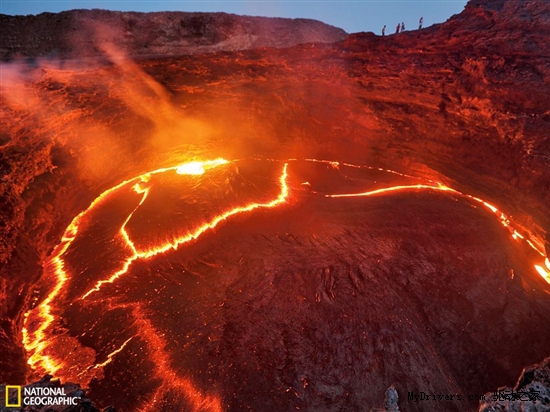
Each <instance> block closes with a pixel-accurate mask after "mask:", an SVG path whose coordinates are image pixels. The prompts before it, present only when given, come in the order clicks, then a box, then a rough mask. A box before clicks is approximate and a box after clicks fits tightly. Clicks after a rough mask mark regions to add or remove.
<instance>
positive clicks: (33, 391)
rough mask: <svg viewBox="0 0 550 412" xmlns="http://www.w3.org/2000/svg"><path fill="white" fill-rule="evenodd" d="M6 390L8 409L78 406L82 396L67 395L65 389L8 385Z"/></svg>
mask: <svg viewBox="0 0 550 412" xmlns="http://www.w3.org/2000/svg"><path fill="white" fill-rule="evenodd" d="M4 390H5V406H6V408H21V407H24V406H38V407H42V406H76V405H78V404H79V401H80V399H81V397H80V396H73V395H67V394H66V393H65V388H50V387H33V386H23V387H22V386H20V385H6V386H5V389H4Z"/></svg>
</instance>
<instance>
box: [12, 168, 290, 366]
mask: <svg viewBox="0 0 550 412" xmlns="http://www.w3.org/2000/svg"><path fill="white" fill-rule="evenodd" d="M228 163H229V162H228V161H227V160H225V159H215V160H211V161H205V162H190V163H185V164H183V165H179V166H176V167H171V168H163V169H157V170H154V171H152V172H148V173H145V174H143V175H140V176H138V177H136V178H133V179H129V180H126V181H124V182H122V183H121V184H119V185H117V186H115V187H113V188H111V189H109V190H107V191H105V192H103V193H102V194H101V195H100V196H98V197H97V198H96V199H95V200H94V201H93V202H92V204H91V205H90V207H88V208H87V209H86V210H84V211H83V212H81V213H80V214H79V215H78V216H77V217H76V218H75V219H73V221H72V222H71V224H70V225H69V227H68V228H67V229H66V231H65V233H64V235H63V238H62V241H61V243H60V244H59V245H58V246H57V247H56V248H55V250H54V254H53V257H52V258H51V260H50V261H49V264H48V269H50V271H51V272H53V273H54V274H55V276H56V278H57V283H56V284H55V287H54V289H53V290H52V291H51V292H50V293H49V295H48V296H47V297H46V299H45V300H44V301H43V302H42V303H41V304H40V305H39V306H38V307H37V308H35V309H32V310H30V311H28V312H27V313H26V314H25V322H24V328H23V345H24V347H25V349H26V351H27V353H29V354H31V355H30V356H29V359H28V361H27V363H28V364H29V365H30V366H31V368H32V369H34V370H37V371H40V372H42V373H46V372H47V373H52V374H55V373H56V372H58V371H59V370H60V369H61V368H62V367H63V366H64V363H63V361H62V360H61V359H52V358H51V357H50V356H48V355H46V354H45V353H44V352H45V349H46V348H47V346H48V338H47V336H46V333H45V331H46V330H47V329H48V328H49V327H50V326H51V325H52V323H53V322H54V320H55V316H54V315H52V302H53V301H54V300H55V299H57V298H58V297H59V295H60V293H61V291H62V289H63V287H64V286H65V284H66V282H67V280H68V279H69V275H68V274H67V272H66V270H65V262H64V260H63V255H64V254H65V252H66V251H67V249H68V248H69V246H70V245H71V243H72V242H73V240H74V239H75V237H76V236H77V234H78V230H79V227H80V224H81V222H82V219H83V218H84V216H85V215H86V214H88V213H89V212H90V211H92V210H93V209H95V208H96V207H97V206H98V205H99V204H101V203H102V202H103V201H105V200H106V199H107V198H109V196H111V195H113V194H114V193H116V191H117V190H118V189H120V188H122V187H125V186H126V185H132V186H131V187H132V189H133V190H134V191H135V192H136V193H138V194H141V195H142V198H141V200H140V202H139V203H138V205H137V206H136V207H135V208H134V210H133V211H132V212H131V213H130V214H129V215H128V217H127V218H126V220H125V221H124V223H123V224H122V226H121V228H120V230H119V234H120V236H121V237H122V239H123V240H124V242H125V244H126V246H127V247H128V248H129V249H130V250H131V251H132V255H131V256H130V257H128V258H127V259H126V260H125V261H124V262H122V265H121V269H119V270H118V271H116V272H114V273H112V274H111V275H110V276H108V277H107V278H106V279H104V280H100V281H98V282H97V283H96V284H95V285H94V287H92V288H91V289H90V290H88V291H87V292H86V293H85V294H84V295H83V296H82V299H85V298H87V297H88V296H89V295H91V294H92V293H94V292H97V291H99V290H100V288H101V286H102V285H104V284H106V283H113V282H114V281H116V280H117V279H118V278H119V277H120V276H122V275H123V274H124V273H126V272H127V271H128V269H129V268H130V266H131V265H132V263H133V262H134V261H136V260H138V259H149V258H151V257H153V256H156V255H158V254H162V253H164V252H167V251H169V250H171V249H173V250H175V249H177V248H178V247H179V245H181V244H183V243H187V242H189V241H192V240H194V239H197V238H198V237H199V236H200V235H201V234H203V233H204V232H206V231H207V230H209V229H213V228H214V227H216V226H217V225H218V224H219V223H220V222H222V221H224V220H226V219H227V218H229V217H231V216H233V215H236V214H240V213H245V212H250V211H252V210H254V209H258V208H273V207H276V206H278V205H280V204H282V203H284V202H285V201H286V199H287V198H288V195H289V189H288V186H287V183H286V180H287V167H288V164H285V165H284V167H283V170H282V173H281V176H280V178H279V183H280V193H279V195H278V196H277V197H276V198H275V199H273V200H271V201H269V202H266V203H250V204H247V205H244V206H240V207H235V208H233V209H230V210H228V211H226V212H224V213H221V214H220V215H218V216H215V217H214V218H213V219H211V220H210V221H208V222H205V223H203V224H202V225H199V226H198V227H196V228H195V229H194V230H192V231H190V232H189V233H187V234H186V235H185V236H181V237H178V238H175V239H173V240H172V241H171V242H166V243H162V244H158V245H155V246H153V247H151V248H149V249H147V250H138V249H137V248H136V246H135V244H134V242H133V241H132V240H131V239H130V236H129V235H128V232H127V231H126V225H127V223H128V222H129V221H130V219H131V218H132V216H133V214H134V213H135V211H136V210H137V209H138V208H139V207H140V206H141V205H142V204H143V203H144V202H145V200H146V198H147V195H148V192H149V188H147V187H143V186H142V185H143V184H145V183H147V182H148V181H149V180H150V177H151V175H153V174H158V173H164V172H167V171H171V170H173V171H175V172H176V173H178V174H187V175H200V174H202V173H204V172H205V171H206V170H208V169H211V168H214V167H217V166H221V165H225V164H228ZM31 314H32V315H33V318H34V319H33V323H35V322H37V323H39V326H38V327H37V328H36V329H35V330H33V331H32V332H31V331H29V327H28V325H29V317H30V315H31Z"/></svg>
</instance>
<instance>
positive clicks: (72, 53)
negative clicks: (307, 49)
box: [0, 9, 346, 60]
mask: <svg viewBox="0 0 550 412" xmlns="http://www.w3.org/2000/svg"><path fill="white" fill-rule="evenodd" d="M0 24H1V25H2V27H3V30H2V32H0V59H1V60H6V59H10V58H14V57H21V56H25V57H38V56H47V57H50V58H51V57H56V58H67V57H78V58H80V59H81V58H84V57H92V56H103V55H104V52H103V50H102V46H103V45H104V44H105V43H106V42H109V41H116V44H117V47H118V48H119V49H120V50H123V51H124V53H126V54H127V55H131V56H136V57H137V56H144V55H145V56H152V55H160V56H181V55H185V54H199V53H207V52H215V51H222V50H225V51H230V50H246V49H256V48H261V47H290V46H293V45H296V44H299V43H333V42H335V41H338V40H342V39H344V38H345V37H346V32H345V31H344V30H342V29H339V28H336V27H332V26H329V25H328V24H324V23H321V22H319V21H316V20H310V19H283V18H267V17H251V16H237V15H234V14H227V13H186V12H158V13H137V12H115V11H107V10H96V9H94V10H71V11H65V12H61V13H57V14H54V13H42V14H39V15H37V16H32V15H30V16H8V15H2V14H0Z"/></svg>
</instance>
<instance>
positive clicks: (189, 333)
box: [65, 192, 550, 411]
mask: <svg viewBox="0 0 550 412" xmlns="http://www.w3.org/2000/svg"><path fill="white" fill-rule="evenodd" d="M512 242H513V241H512V240H508V238H507V231H506V229H505V228H503V227H502V226H501V225H500V224H499V223H498V222H497V221H496V220H495V219H494V218H493V217H492V216H491V215H490V214H489V213H487V211H485V210H484V209H480V208H472V207H471V206H470V205H469V204H467V203H464V202H462V201H455V200H454V199H453V198H452V197H450V196H448V195H439V194H433V193H414V192H413V193H405V194H399V195H395V196H388V197H375V198H368V199H367V198H363V199H325V198H321V199H319V198H318V197H315V198H311V199H310V200H308V201H305V202H303V203H301V204H297V205H296V206H294V207H285V208H283V209H281V210H273V211H259V212H257V213H255V214H253V215H250V216H248V217H237V218H236V219H234V220H232V221H229V222H227V224H225V225H223V226H222V227H220V228H219V229H217V230H216V231H215V232H214V233H210V234H206V235H205V236H204V237H203V238H201V239H200V240H199V241H198V242H196V243H194V244H193V245H190V246H189V247H184V248H181V250H178V251H177V252H173V253H170V254H167V255H166V256H162V257H159V258H157V259H155V260H154V261H152V262H151V263H150V264H149V265H147V266H143V265H139V266H136V267H135V269H133V270H131V273H129V274H127V275H125V276H124V278H121V279H119V281H118V286H117V287H116V288H110V289H106V290H105V292H104V293H105V294H104V295H103V292H101V293H102V296H104V297H105V298H108V297H110V296H113V297H114V298H115V301H116V302H117V304H123V303H125V302H131V301H132V296H136V291H139V292H137V295H138V296H142V297H141V298H140V302H141V303H140V304H139V307H140V311H141V312H142V313H147V314H148V316H150V318H149V319H150V321H151V323H152V324H153V325H154V328H155V329H156V331H157V332H158V334H159V335H161V336H163V337H165V339H166V341H167V342H168V345H167V346H166V348H165V349H166V351H167V352H169V353H170V356H171V360H172V364H171V365H172V367H174V368H175V369H176V370H177V371H178V372H179V373H180V374H181V376H186V377H191V379H192V381H193V382H195V384H196V385H198V387H199V388H202V390H203V391H205V392H207V393H216V394H218V395H219V396H220V397H221V398H222V401H223V402H222V405H227V407H228V409H227V410H230V411H242V410H253V411H268V410H293V409H295V407H299V408H300V410H309V411H338V410H343V409H345V410H357V411H361V410H369V409H370V408H371V407H375V406H379V405H382V404H383V402H384V393H385V391H386V389H387V388H388V387H389V386H390V385H392V384H394V385H395V387H396V389H397V391H398V393H399V394H400V407H401V408H402V409H403V410H407V411H426V410H433V411H441V410H446V411H464V410H472V409H475V407H476V405H477V402H476V401H473V402H468V401H467V400H466V397H467V396H468V395H482V394H484V393H486V392H488V391H489V390H491V389H492V388H496V387H498V386H501V385H503V384H505V383H506V382H510V381H512V382H513V381H514V380H515V379H516V377H517V376H518V375H519V373H520V372H521V370H522V368H523V366H524V365H525V364H530V363H534V362H536V361H538V360H539V359H540V354H541V353H545V351H546V350H547V348H548V347H549V345H550V332H549V331H548V330H547V329H546V328H544V327H542V325H545V324H547V323H548V322H549V321H550V299H549V297H548V295H547V294H546V293H544V292H541V291H540V289H541V288H542V287H544V282H543V281H542V280H540V279H538V278H537V277H535V275H534V274H532V272H531V270H530V268H529V267H528V266H526V265H525V264H524V263H523V262H525V256H524V253H525V252H526V251H521V250H518V249H517V248H516V247H515V245H514V244H513V243H512ZM511 270H513V271H514V273H515V276H514V277H513V278H512V277H511ZM96 306H97V307H96V309H94V310H93V312H92V313H94V314H95V315H97V316H98V317H100V318H101V324H102V325H109V324H112V325H121V324H123V325H125V326H124V327H123V328H122V329H121V328H120V327H119V326H117V330H118V331H119V334H117V337H116V339H117V341H120V342H123V341H124V340H126V339H128V338H129V337H130V336H131V335H132V334H133V333H135V332H136V329H135V328H134V327H132V324H133V321H131V320H127V321H121V319H124V316H123V315H121V313H120V311H114V312H113V313H109V312H102V311H101V307H102V304H101V299H100V301H99V302H98V304H97V305H96ZM83 310H84V309H83ZM87 310H88V309H86V311H87ZM71 312H72V310H71ZM100 313H102V314H101V315H99V314H100ZM129 313H130V311H128V316H129V317H128V319H132V316H130V314H129ZM65 316H67V326H68V327H69V329H71V328H72V326H71V325H73V324H74V325H75V326H77V331H78V330H79V328H82V321H83V317H84V316H85V315H84V312H83V313H82V315H80V316H76V317H75V318H74V319H72V318H71V317H70V316H69V313H67V315H65ZM111 316H112V317H113V321H112V322H110V321H109V319H110V317H111ZM108 331H109V329H108V327H107V328H106V329H102V333H103V334H104V335H103V336H109V333H108ZM113 332H114V331H113ZM78 333H80V332H78ZM92 335H94V333H92ZM88 344H93V342H92V341H90V340H88ZM109 346H110V345H109ZM146 347H147V346H146V345H145V344H144V343H140V339H139V335H138V338H137V339H135V340H134V341H133V342H131V343H130V344H129V345H128V347H127V350H126V351H125V352H123V353H122V354H121V355H120V357H117V359H116V360H115V362H114V363H113V365H112V368H106V370H105V378H104V380H101V381H94V382H92V384H91V388H92V390H91V392H90V397H91V398H92V399H94V400H96V401H97V402H99V403H100V404H101V405H114V406H119V407H120V406H124V408H123V410H126V409H128V410H131V409H135V408H136V407H137V404H136V403H134V402H139V401H138V399H136V398H135V394H136V393H142V394H144V399H148V397H147V396H146V394H147V393H148V392H147V391H148V390H151V388H154V382H155V381H154V379H153V376H154V374H153V373H152V372H151V370H152V369H151V368H153V369H154V368H155V361H154V359H151V358H150V357H149V356H148V355H147V350H144V349H143V348H146ZM151 360H152V362H151ZM129 365H132V366H131V368H129ZM409 391H411V392H414V393H419V392H421V391H423V392H426V393H434V392H435V393H444V394H461V395H462V396H463V398H464V399H465V400H463V401H454V402H450V401H449V402H445V403H443V404H441V403H425V402H424V403H423V402H421V403H414V402H409V401H408V400H407V393H408V392H409ZM178 402H183V403H182V404H181V405H180V406H178V405H179V404H178ZM162 405H164V407H165V408H168V407H174V406H175V405H176V406H177V407H182V408H183V407H185V402H184V401H183V399H180V400H179V401H177V400H175V399H170V400H169V403H167V404H162V403H161V404H160V406H161V409H162ZM168 405H170V406H168Z"/></svg>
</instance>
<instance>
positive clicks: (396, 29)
mask: <svg viewBox="0 0 550 412" xmlns="http://www.w3.org/2000/svg"><path fill="white" fill-rule="evenodd" d="M399 27H401V26H400V25H399V23H397V27H396V28H395V34H398V33H399Z"/></svg>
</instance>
